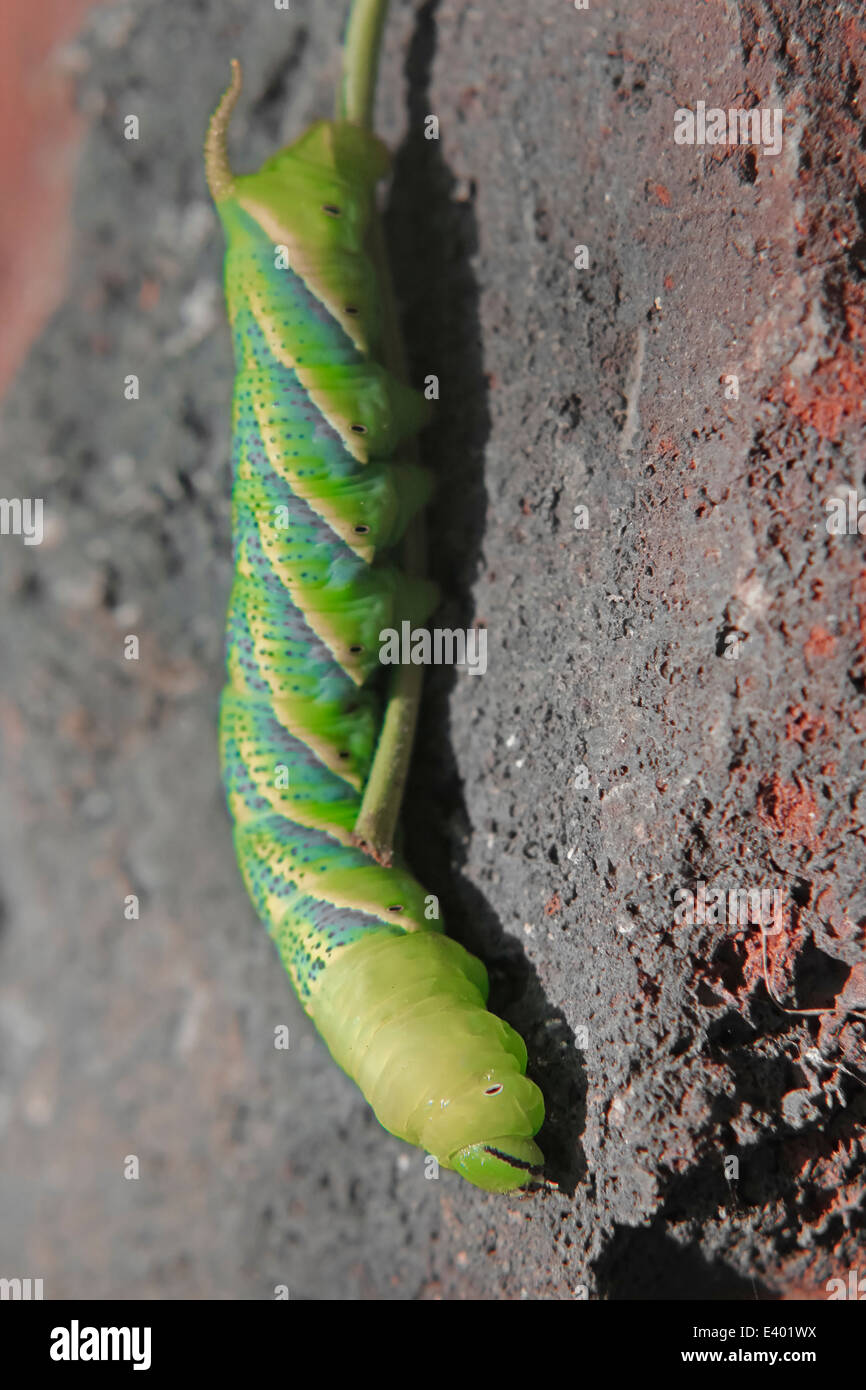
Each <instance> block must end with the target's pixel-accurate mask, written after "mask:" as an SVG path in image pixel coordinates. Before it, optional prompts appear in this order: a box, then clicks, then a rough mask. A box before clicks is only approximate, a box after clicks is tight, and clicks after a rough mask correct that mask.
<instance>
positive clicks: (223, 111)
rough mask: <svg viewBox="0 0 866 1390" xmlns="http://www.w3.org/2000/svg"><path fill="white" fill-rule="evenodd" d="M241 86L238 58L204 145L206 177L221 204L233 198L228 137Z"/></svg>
mask: <svg viewBox="0 0 866 1390" xmlns="http://www.w3.org/2000/svg"><path fill="white" fill-rule="evenodd" d="M242 86H243V75H242V73H241V65H240V63H239V62H238V60H237V58H232V78H231V82H230V83H229V85H228V86H227V87H226V89H225V91H224V92H223V94H222V96H221V97H220V99H219V104H218V106H217V108H216V110H215V111H214V113H213V115H212V116H211V118H210V122H209V124H208V128H207V135H206V136H205V142H204V170H205V177H206V178H207V186H208V188H209V189H210V192H211V197H212V198H213V200H214V202H215V203H221V202H223V200H224V199H226V198H230V197H231V195H232V193H233V191H234V174H233V173H232V170H231V166H230V165H229V157H228V151H227V149H226V135H227V133H228V128H229V122H230V120H231V118H232V112H233V111H234V109H235V106H236V105H237V100H238V97H239V96H240V94H241V88H242Z"/></svg>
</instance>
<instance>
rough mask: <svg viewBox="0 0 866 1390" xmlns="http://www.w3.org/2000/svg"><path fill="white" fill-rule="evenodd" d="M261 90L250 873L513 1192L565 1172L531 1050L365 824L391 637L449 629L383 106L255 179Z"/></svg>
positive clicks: (238, 311)
mask: <svg viewBox="0 0 866 1390" xmlns="http://www.w3.org/2000/svg"><path fill="white" fill-rule="evenodd" d="M350 29H351V25H350ZM240 85H241V77H240V68H239V65H238V64H237V62H235V63H233V72H232V80H231V83H230V85H229V87H228V89H227V90H226V92H225V93H224V95H223V97H222V99H221V101H220V103H219V105H218V107H217V109H216V111H215V112H214V115H213V116H212V118H211V122H210V125H209V128H208V134H207V140H206V145H205V158H206V173H207V179H208V184H209V187H210V190H211V194H212V196H213V198H214V201H215V203H216V206H217V210H218V212H219V216H220V219H221V222H222V225H223V228H224V232H225V238H226V256H225V289H226V300H227V309H228V317H229V320H230V324H231V332H232V339H233V348H234V356H235V364H236V378H235V386H234V399H233V410H232V425H233V447H232V457H233V493H232V530H233V554H234V580H233V585H232V590H231V597H230V600H229V611H228V618H227V683H226V686H225V689H224V691H223V695H222V700H221V706H220V755H221V763H222V773H223V781H224V784H225V790H226V796H227V800H228V806H229V810H230V813H231V816H232V818H233V821H234V840H235V848H236V853H237V858H238V863H239V865H240V869H241V872H242V875H243V878H244V881H245V883H246V887H247V889H248V892H249V894H250V897H251V899H252V902H253V904H254V906H255V908H256V910H257V912H258V915H259V916H260V918H261V919H262V921H263V922H264V924H265V925H266V926H267V928H268V931H269V932H270V935H271V937H272V938H273V940H274V942H275V943H276V947H277V950H278V952H279V954H280V956H281V958H282V961H283V964H284V965H285V968H286V970H287V971H288V974H289V976H290V978H291V980H292V983H293V985H294V988H295V990H296V992H297V994H298V997H299V998H300V1000H301V1002H302V1004H303V1007H304V1009H305V1010H306V1012H307V1013H308V1014H309V1016H310V1017H311V1018H312V1020H313V1022H314V1023H315V1025H316V1027H317V1028H318V1030H319V1032H320V1034H321V1035H322V1037H323V1038H324V1040H325V1042H326V1043H327V1046H328V1048H329V1049H330V1051H331V1053H332V1055H333V1057H334V1059H335V1060H336V1061H337V1062H338V1063H339V1065H340V1066H341V1067H342V1068H343V1069H344V1070H345V1071H346V1072H347V1073H348V1074H349V1076H350V1077H352V1078H353V1080H354V1081H355V1082H356V1083H357V1085H358V1086H359V1087H360V1089H361V1091H362V1092H363V1094H364V1096H365V1097H366V1099H367V1100H368V1102H369V1103H370V1105H371V1106H372V1108H373V1110H374V1112H375V1114H376V1117H377V1119H378V1120H379V1121H380V1123H381V1124H382V1125H383V1126H384V1128H385V1129H386V1130H388V1131H390V1133H391V1134H394V1135H396V1136H397V1137H399V1138H401V1139H404V1140H407V1141H408V1142H409V1143H410V1144H415V1145H418V1146H419V1147H420V1148H422V1149H423V1150H425V1151H426V1152H427V1153H428V1154H430V1155H432V1156H434V1157H435V1158H436V1159H437V1160H438V1162H439V1164H440V1165H441V1166H442V1167H445V1168H449V1169H454V1170H456V1171H457V1172H458V1173H460V1174H461V1175H462V1176H463V1177H464V1178H466V1179H467V1180H468V1181H469V1182H470V1183H474V1184H475V1185H476V1186H478V1187H481V1188H485V1189H487V1190H489V1191H493V1192H506V1191H510V1190H512V1189H514V1188H518V1187H523V1186H525V1185H526V1184H527V1183H528V1182H529V1181H530V1180H531V1179H532V1176H533V1174H534V1173H536V1172H537V1171H538V1169H539V1168H540V1166H541V1164H542V1162H543V1159H542V1154H541V1151H540V1149H539V1148H538V1146H537V1145H536V1144H535V1142H534V1140H533V1135H535V1134H536V1132H537V1131H538V1129H539V1127H540V1126H541V1123H542V1120H543V1118H544V1103H543V1100H542V1096H541V1093H540V1091H539V1090H538V1088H537V1087H536V1086H535V1085H534V1084H533V1083H532V1082H531V1081H530V1080H529V1079H528V1078H527V1077H526V1076H525V1070H526V1047H525V1045H524V1043H523V1040H522V1038H520V1036H519V1035H518V1034H517V1033H516V1032H515V1031H514V1030H513V1029H512V1028H511V1027H509V1025H508V1024H506V1023H505V1022H503V1021H502V1020H501V1019H499V1018H497V1017H496V1016H495V1015H494V1014H491V1013H489V1012H488V1011H487V1009H486V1007H485V1005H486V1001H487V994H488V980H487V972H486V970H485V968H484V966H483V965H482V963H481V962H480V961H479V960H478V959H477V958H476V957H475V956H472V955H470V954H469V952H468V951H466V950H465V949H464V948H463V947H462V946H460V945H459V944H458V943H457V942H456V941H454V940H452V939H450V938H449V937H447V936H445V935H444V934H443V926H442V922H441V921H439V920H436V919H435V917H434V918H432V919H431V917H430V915H429V913H428V914H427V915H425V903H427V904H429V903H430V901H431V899H429V898H427V895H426V894H425V890H424V889H423V888H422V886H421V885H420V884H419V883H418V882H417V880H416V879H415V878H414V877H413V876H412V874H411V873H410V871H409V870H408V868H407V867H406V865H405V863H404V862H403V861H402V860H401V858H400V857H399V855H398V854H396V853H395V854H394V855H393V856H390V855H388V854H387V853H386V854H381V853H380V854H379V855H378V858H377V857H375V856H374V854H373V853H372V852H371V851H370V847H369V846H368V845H365V844H362V843H359V842H358V837H357V836H356V835H355V834H354V831H355V826H356V822H357V820H358V816H359V811H360V808H361V803H362V796H363V793H364V790H365V787H366V785H367V782H368V779H369V778H370V774H371V768H372V766H373V763H374V758H375V755H376V750H377V744H378V742H379V739H380V735H381V731H382V728H383V722H384V720H385V718H386V715H387V711H388V706H387V703H384V704H383V697H382V695H380V693H379V689H378V686H379V682H378V681H377V680H376V676H377V672H378V670H379V660H378V636H379V633H380V630H381V629H383V628H386V627H390V628H398V629H399V626H400V622H401V621H402V620H404V619H408V620H409V621H410V622H411V623H412V624H413V626H414V625H416V624H418V623H423V622H424V621H425V620H426V618H427V617H428V616H429V614H430V613H431V612H432V610H433V608H434V607H435V605H436V602H437V593H436V589H435V587H434V586H433V585H432V584H431V583H430V582H429V581H428V580H426V579H424V578H422V577H419V576H415V575H410V574H407V573H405V572H403V570H402V569H401V568H400V567H399V565H398V563H397V562H396V559H395V556H396V552H395V547H396V546H397V545H398V543H399V542H400V541H401V539H402V538H403V537H404V535H405V533H406V530H407V527H409V526H410V523H412V519H413V518H414V517H416V515H417V514H418V513H419V512H420V510H421V508H422V507H423V505H424V503H425V502H426V500H427V498H428V495H429V493H430V490H431V488H430V478H429V475H428V473H427V472H426V471H424V470H423V469H422V468H421V467H419V465H418V464H417V463H416V462H414V461H412V457H411V449H412V441H413V438H414V436H415V435H416V434H417V433H418V432H419V431H420V430H421V428H422V427H423V426H424V424H425V422H426V420H427V411H428V407H427V402H426V401H425V400H424V398H423V396H422V395H421V393H419V392H417V391H415V390H413V389H412V388H410V387H409V386H408V385H407V384H405V383H404V382H403V381H402V380H400V379H399V378H398V376H397V375H396V374H395V373H394V372H393V371H392V370H389V368H388V366H386V365H385V363H384V361H383V355H384V349H383V341H384V339H385V337H386V334H387V322H386V320H387V296H388V288H387V286H386V285H384V284H383V275H382V273H381V260H380V259H379V260H378V261H377V254H376V244H377V237H378V235H379V233H378V214H377V212H376V207H375V200H374V192H375V185H376V184H377V182H378V181H379V179H380V178H381V177H382V176H383V175H384V174H385V172H386V171H387V168H388V163H389V160H388V155H387V151H386V149H385V147H384V145H383V144H382V143H381V142H380V141H379V140H378V139H377V138H376V137H375V136H374V135H373V134H372V133H371V132H370V130H369V129H367V128H365V124H364V121H363V119H358V120H355V121H353V120H351V119H337V120H333V121H319V122H317V123H316V124H315V125H313V126H312V127H311V128H310V129H309V130H307V131H306V133H305V134H303V135H302V136H301V137H300V139H298V140H296V141H295V142H294V143H293V144H291V145H289V146H288V147H287V148H285V149H282V150H280V152H279V153H278V154H276V155H275V156H274V157H273V158H271V159H269V160H268V161H267V162H266V163H265V164H264V165H263V166H262V167H261V169H259V171H258V172H257V173H254V174H244V175H240V174H235V173H233V172H232V171H231V169H230V167H229V163H228V157H227V152H226V132H227V128H228V124H229V120H230V116H231V112H232V110H233V108H234V105H235V103H236V101H237V98H238V95H239V92H240ZM377 265H378V269H377ZM389 859H390V862H388V861H389ZM380 861H382V862H380Z"/></svg>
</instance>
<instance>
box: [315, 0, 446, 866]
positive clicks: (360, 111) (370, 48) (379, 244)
mask: <svg viewBox="0 0 866 1390" xmlns="http://www.w3.org/2000/svg"><path fill="white" fill-rule="evenodd" d="M387 8H388V6H387V0H355V3H354V5H353V8H352V13H351V16H350V18H349V26H348V29H347V31H346V44H345V48H344V56H343V85H342V89H341V94H340V99H339V101H338V104H337V110H338V114H339V115H341V116H342V118H343V119H344V120H352V121H355V122H356V123H357V124H359V125H364V126H366V127H368V128H369V126H370V124H371V121H372V114H373V98H374V94H375V83H376V69H377V66H378V57H379V41H380V39H381V35H382V26H383V24H384V21H385V12H386V10H387ZM370 253H371V256H372V259H373V263H374V266H375V269H376V276H377V279H378V283H379V288H380V293H381V295H382V302H383V305H382V306H383V313H382V360H383V363H384V365H385V366H386V367H387V368H388V370H389V371H390V372H393V374H394V376H396V377H399V378H400V379H401V380H402V381H406V380H407V378H408V371H407V365H406V354H405V351H404V348H403V339H402V335H401V333H400V321H399V316H398V314H397V304H396V300H395V297H394V287H393V284H392V282H391V274H390V271H389V269H388V258H387V255H386V250H385V237H384V233H383V230H382V221H381V218H380V217H379V214H378V213H374V216H373V224H372V227H371V232H370ZM402 453H403V457H405V458H410V457H412V455H416V456H417V450H416V449H415V446H414V445H412V446H411V447H410V448H407V449H405V450H403V451H402ZM403 568H404V570H405V572H406V573H407V574H411V575H423V573H424V570H425V568H426V543H425V533H424V523H423V520H422V519H421V517H416V518H415V519H414V521H413V522H412V523H411V525H410V526H409V528H408V530H407V532H406V536H405V538H404V542H403ZM423 679H424V677H423V668H422V667H420V666H414V665H408V666H397V667H396V668H395V670H394V674H393V675H392V677H391V682H390V687H389V691H388V703H387V706H386V709H385V716H384V719H383V721H382V729H381V732H380V734H379V741H378V743H377V745H376V752H375V755H374V758H373V763H372V766H371V768H370V775H369V777H368V778H367V783H366V786H365V787H364V793H363V797H362V799H361V808H360V811H359V812H358V819H357V821H356V823H355V831H354V836H353V838H354V840H355V843H356V844H358V845H360V846H362V848H364V849H365V850H366V851H367V852H368V853H369V854H371V855H372V856H373V858H374V859H376V860H377V861H378V862H379V863H380V864H390V863H391V862H392V860H393V857H394V838H395V836H396V833H397V821H398V819H399V815H400V807H401V805H402V802H403V793H404V790H405V787H406V778H407V776H408V774H409V762H410V759H411V756H412V743H413V740H414V737H415V726H416V725H417V723H418V708H419V705H420V703H421V687H422V683H423Z"/></svg>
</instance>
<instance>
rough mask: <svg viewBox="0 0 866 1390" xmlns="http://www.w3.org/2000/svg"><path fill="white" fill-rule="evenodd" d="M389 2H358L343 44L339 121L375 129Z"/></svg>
mask: <svg viewBox="0 0 866 1390" xmlns="http://www.w3.org/2000/svg"><path fill="white" fill-rule="evenodd" d="M387 12H388V0H354V3H353V5H352V10H351V13H350V15H349V23H348V25H347V27H346V40H345V43H344V44H343V79H342V82H341V83H340V90H339V92H338V94H337V119H338V120H341V121H351V122H352V123H353V124H354V125H362V126H365V127H366V128H367V129H368V130H369V129H371V127H372V125H373V102H374V100H375V95H376V73H377V71H378V68H379V48H380V46H381V41H382V30H383V28H384V27H385V16H386V14H387Z"/></svg>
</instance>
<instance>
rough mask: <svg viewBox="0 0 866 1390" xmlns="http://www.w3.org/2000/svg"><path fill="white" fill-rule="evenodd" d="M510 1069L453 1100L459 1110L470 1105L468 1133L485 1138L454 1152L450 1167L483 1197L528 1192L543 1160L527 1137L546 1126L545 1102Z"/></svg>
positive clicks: (493, 1073)
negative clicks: (484, 1194) (525, 1189)
mask: <svg viewBox="0 0 866 1390" xmlns="http://www.w3.org/2000/svg"><path fill="white" fill-rule="evenodd" d="M509 1060H510V1059H509ZM512 1066H513V1063H512ZM512 1066H508V1065H505V1066H499V1067H495V1068H492V1069H491V1070H490V1071H489V1072H488V1073H487V1074H486V1075H485V1076H484V1077H483V1078H482V1079H481V1080H480V1082H479V1083H477V1084H476V1086H475V1087H474V1088H473V1094H472V1095H471V1097H470V1096H468V1095H464V1096H462V1097H460V1098H459V1099H456V1098H455V1105H456V1106H459V1107H460V1109H461V1110H464V1109H465V1108H467V1102H471V1105H472V1120H471V1132H472V1133H473V1135H475V1136H478V1135H479V1134H481V1135H483V1136H484V1137H483V1138H481V1137H476V1138H475V1139H474V1142H472V1143H470V1144H466V1145H465V1146H464V1147H463V1148H460V1149H457V1150H456V1152H454V1153H452V1154H451V1155H450V1157H449V1159H448V1165H449V1167H451V1168H453V1169H455V1170H456V1171H457V1172H458V1173H459V1174H460V1175H461V1177H464V1178H466V1180H467V1182H471V1183H473V1184H474V1185H475V1187H482V1188H484V1189H485V1191H487V1192H511V1191H513V1190H514V1189H515V1188H519V1187H526V1185H527V1184H528V1183H530V1182H532V1181H534V1180H536V1179H537V1178H538V1176H539V1175H540V1171H541V1168H542V1166H543V1164H544V1155H543V1154H542V1152H541V1149H540V1148H539V1147H538V1145H537V1144H536V1143H535V1141H534V1140H533V1139H532V1137H531V1136H532V1135H533V1134H535V1133H536V1132H537V1131H538V1129H540V1127H541V1124H542V1121H543V1120H544V1101H543V1099H542V1096H541V1092H540V1091H539V1089H538V1087H537V1086H536V1085H535V1084H534V1082H532V1081H530V1080H529V1078H528V1077H527V1076H524V1075H523V1074H522V1072H518V1071H517V1070H512ZM469 1128H470V1126H469V1125H467V1130H469ZM488 1136H489V1137H488Z"/></svg>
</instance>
